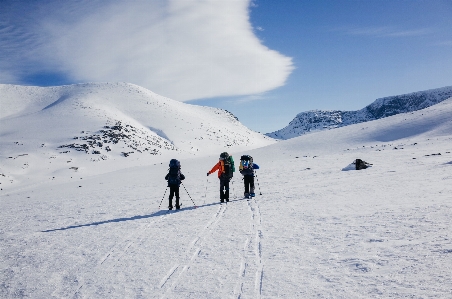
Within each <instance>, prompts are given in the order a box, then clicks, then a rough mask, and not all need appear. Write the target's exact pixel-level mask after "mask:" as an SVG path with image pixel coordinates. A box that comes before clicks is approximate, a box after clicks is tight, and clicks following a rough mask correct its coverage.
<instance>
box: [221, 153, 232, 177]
mask: <svg viewBox="0 0 452 299" xmlns="http://www.w3.org/2000/svg"><path fill="white" fill-rule="evenodd" d="M220 158H222V159H223V165H224V170H223V174H222V176H223V177H226V178H229V179H230V178H232V177H233V176H234V171H235V168H234V159H232V156H229V154H228V153H227V152H224V153H221V154H220Z"/></svg>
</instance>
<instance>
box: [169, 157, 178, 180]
mask: <svg viewBox="0 0 452 299" xmlns="http://www.w3.org/2000/svg"><path fill="white" fill-rule="evenodd" d="M169 167H170V168H169V173H168V185H179V184H180V182H181V180H180V162H179V161H178V160H176V159H171V161H170V163H169Z"/></svg>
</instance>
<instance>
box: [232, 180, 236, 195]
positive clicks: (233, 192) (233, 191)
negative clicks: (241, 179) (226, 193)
mask: <svg viewBox="0 0 452 299" xmlns="http://www.w3.org/2000/svg"><path fill="white" fill-rule="evenodd" d="M232 194H234V199H236V198H237V195H236V194H235V190H234V181H232Z"/></svg>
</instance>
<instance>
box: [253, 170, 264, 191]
mask: <svg viewBox="0 0 452 299" xmlns="http://www.w3.org/2000/svg"><path fill="white" fill-rule="evenodd" d="M254 175H255V176H256V181H257V187H258V188H259V195H262V192H261V186H260V185H259V179H258V178H257V174H256V171H255V172H254Z"/></svg>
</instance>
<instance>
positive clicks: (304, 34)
mask: <svg viewBox="0 0 452 299" xmlns="http://www.w3.org/2000/svg"><path fill="white" fill-rule="evenodd" d="M149 2H150V3H149ZM0 5H1V6H2V9H0V41H1V44H0V83H11V84H26V85H38V86H50V85H61V84H71V83H78V82H92V81H97V82H106V81H109V82H111V81H125V82H131V83H135V84H138V85H141V86H144V87H146V88H148V89H150V90H152V91H154V92H156V93H159V94H161V95H164V96H168V97H170V98H173V99H176V100H181V101H187V102H189V103H193V104H199V105H207V106H213V107H220V108H224V109H226V110H228V111H231V112H232V113H233V114H235V115H236V116H237V117H238V118H239V120H240V121H241V122H242V123H243V124H245V125H246V126H248V127H250V128H251V129H254V130H256V131H259V132H263V133H266V132H271V131H275V130H278V129H281V128H282V127H284V126H286V125H287V124H288V123H289V122H290V121H291V120H292V119H293V117H294V116H295V115H296V114H297V113H299V112H302V111H306V110H312V109H338V110H358V109H361V108H363V107H364V106H366V105H368V104H370V103H371V102H373V101H374V100H375V99H377V98H379V97H385V96H390V95H397V94H403V93H409V92H414V91H420V90H426V89H431V88H438V87H443V86H449V85H452V80H451V79H452V30H451V28H452V18H451V17H452V1H450V0H444V1H440V0H432V1H415V0H412V1H408V0H406V1H402V0H400V1H397V0H395V1H389V0H379V1H371V0H370V1H341V0H334V1H322V0H318V1H302V0H297V1H292V0H284V1H270V0H253V1H252V2H250V1H246V0H243V1H241V0H230V1H226V0H225V1H204V0H154V1H144V0H139V1H108V2H107V1H99V0H90V1H88V0H77V1H65V3H63V4H62V3H61V1H56V0H47V1H20V0H19V1H12V0H11V1H8V0H4V1H2V2H1V4H0Z"/></svg>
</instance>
